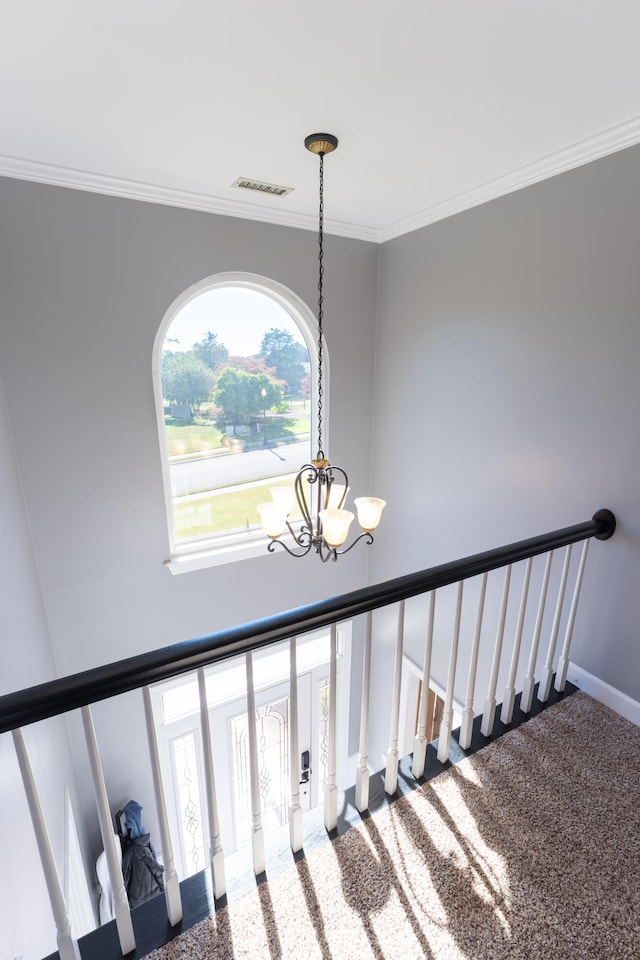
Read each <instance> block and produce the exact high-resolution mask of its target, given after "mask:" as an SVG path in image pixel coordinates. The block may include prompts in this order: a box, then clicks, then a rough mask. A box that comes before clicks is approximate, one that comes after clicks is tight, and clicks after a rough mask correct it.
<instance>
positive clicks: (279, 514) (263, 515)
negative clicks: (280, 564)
mask: <svg viewBox="0 0 640 960" xmlns="http://www.w3.org/2000/svg"><path fill="white" fill-rule="evenodd" d="M256 510H257V511H258V513H259V514H260V520H261V522H262V529H263V530H264V532H265V533H266V535H267V536H268V537H271V539H272V540H275V538H276V537H279V536H280V534H281V533H282V532H283V530H284V528H285V526H286V523H287V511H286V507H283V506H282V505H281V504H279V503H276V502H275V500H269V501H268V502H266V503H259V504H258V506H257V507H256Z"/></svg>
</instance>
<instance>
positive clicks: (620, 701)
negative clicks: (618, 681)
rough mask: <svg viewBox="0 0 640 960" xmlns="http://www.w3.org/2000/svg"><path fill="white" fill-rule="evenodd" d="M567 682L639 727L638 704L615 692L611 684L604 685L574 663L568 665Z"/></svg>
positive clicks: (639, 711) (639, 706)
mask: <svg viewBox="0 0 640 960" xmlns="http://www.w3.org/2000/svg"><path fill="white" fill-rule="evenodd" d="M567 680H568V681H569V683H573V684H575V685H576V687H579V689H580V690H583V691H584V693H588V694H589V696H590V697H593V699H594V700H597V701H598V703H603V704H604V705H605V707H610V708H611V709H612V710H615V712H616V713H618V714H620V716H621V717H624V718H625V719H626V720H630V721H631V723H635V725H636V726H637V727H640V703H639V702H638V701H637V700H634V699H633V697H630V696H628V694H626V693H622V691H621V690H616V688H615V687H612V686H611V684H609V683H605V681H604V680H601V679H600V678H599V677H595V676H594V675H593V674H592V673H588V672H587V671H586V670H583V669H582V667H579V666H577V664H575V663H570V664H569V669H568V671H567Z"/></svg>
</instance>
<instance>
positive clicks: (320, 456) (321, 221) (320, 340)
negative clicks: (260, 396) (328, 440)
mask: <svg viewBox="0 0 640 960" xmlns="http://www.w3.org/2000/svg"><path fill="white" fill-rule="evenodd" d="M319 156H320V212H319V217H318V459H319V460H322V459H324V453H323V450H322V395H323V388H322V359H323V358H322V347H323V331H322V304H323V296H322V278H323V276H324V265H323V262H322V261H323V257H324V249H323V234H324V152H321V153H320V155H319Z"/></svg>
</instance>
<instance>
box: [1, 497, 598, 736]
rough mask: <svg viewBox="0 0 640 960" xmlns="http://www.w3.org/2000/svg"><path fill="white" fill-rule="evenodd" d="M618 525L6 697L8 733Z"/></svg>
mask: <svg viewBox="0 0 640 960" xmlns="http://www.w3.org/2000/svg"><path fill="white" fill-rule="evenodd" d="M615 528H616V519H615V517H614V515H613V513H612V512H611V511H610V510H598V511H597V513H595V514H594V515H593V518H592V519H591V520H588V521H587V522H586V523H578V524H576V525H575V526H572V527H564V528H562V529H561V530H554V531H552V532H551V533H547V534H543V535H542V536H539V537H532V538H531V539H529V540H520V541H519V542H518V543H511V544H508V545H507V546H504V547H497V548H496V549H495V550H487V551H486V552H485V553H476V554H474V555H473V556H470V557H465V558H464V559H462V560H454V561H453V562H450V563H443V564H441V565H440V566H438V567H431V568H429V569H427V570H422V571H420V572H419V573H411V574H408V575H406V576H403V577H396V578H395V579H394V580H387V581H385V582H384V583H380V584H377V585H375V586H370V587H363V588H361V589H359V590H354V591H352V592H351V593H346V594H342V595H341V596H337V597H331V598H329V599H328V600H320V601H318V602H317V603H310V604H308V605H307V606H304V607H297V608H296V609H293V610H288V611H286V612H285V613H278V614H276V615H275V616H272V617H266V618H265V619H263V620H255V621H253V622H252V623H245V624H242V625H241V626H237V627H231V628H230V629H228V630H221V631H220V632H219V633H215V634H212V635H211V636H207V637H200V638H199V639H196V640H185V641H183V642H182V643H176V644H172V645H171V646H168V647H163V648H162V649H160V650H153V651H151V652H150V653H142V654H139V655H138V656H135V657H129V658H127V659H126V660H119V661H117V662H116V663H110V664H107V665H105V666H102V667H94V668H93V669H91V670H84V671H83V672H82V673H75V674H73V675H72V676H68V677H63V678H61V679H60V680H50V681H49V682H47V683H41V684H38V685H37V686H34V687H29V688H27V689H26V690H19V691H16V692H14V693H8V694H5V695H4V696H3V697H0V733H5V732H7V731H9V730H13V729H15V728H16V727H23V726H26V725H27V724H30V723H35V722H36V721H38V720H45V719H47V718H48V717H54V716H58V715H59V714H62V713H67V711H69V710H75V709H76V708H78V707H83V706H86V705H87V704H91V703H97V702H98V701H99V700H106V699H108V698H109V697H114V696H117V695H118V694H121V693H127V692H128V691H130V690H135V689H137V688H139V687H144V686H146V685H147V684H149V683H156V682H158V681H159V680H168V679H169V678H170V677H175V676H178V675H179V674H182V673H186V672H187V671H189V670H195V669H197V668H198V667H203V666H206V665H207V664H211V663H218V662H219V661H221V660H226V659H228V658H229V657H232V656H235V655H237V654H240V653H246V652H247V651H249V650H258V649H260V648H261V647H265V646H268V645H270V644H272V643H276V642H278V641H280V640H287V639H289V638H290V637H293V636H296V635H298V634H302V633H307V632H308V631H310V630H317V629H319V628H321V627H326V626H328V625H329V624H331V623H334V622H337V621H340V620H348V619H350V618H351V617H355V616H358V615H359V614H361V613H366V612H367V611H368V610H376V609H378V608H379V607H385V606H388V605H389V604H392V603H397V602H398V601H400V600H406V599H408V598H409V597H414V596H417V595H418V594H421V593H427V592H429V591H431V590H435V589H436V588H437V587H444V586H446V585H447V584H450V583H458V582H459V581H460V580H467V579H469V578H470V577H475V576H478V575H479V574H482V573H485V572H488V571H489V570H495V569H496V568H498V567H504V566H506V565H507V564H510V563H516V562H517V561H518V560H525V559H527V558H528V557H535V556H538V554H541V553H547V552H548V551H550V550H555V549H558V548H559V547H564V546H566V545H568V544H570V543H576V542H578V541H579V540H587V539H588V538H589V537H596V538H597V539H598V540H608V539H609V537H611V536H613V533H614V531H615Z"/></svg>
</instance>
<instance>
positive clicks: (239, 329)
mask: <svg viewBox="0 0 640 960" xmlns="http://www.w3.org/2000/svg"><path fill="white" fill-rule="evenodd" d="M272 327H277V328H278V330H288V331H289V332H290V333H291V334H292V336H293V337H294V339H295V340H296V341H298V343H302V344H304V340H303V337H302V334H301V333H300V329H299V328H298V326H297V324H296V323H295V321H294V320H293V319H292V318H291V317H290V316H289V314H288V313H287V312H286V310H284V309H283V307H281V306H280V305H279V304H278V303H276V302H275V301H274V300H272V299H271V298H270V297H267V296H266V295H265V294H263V293H259V292H258V291H256V290H251V289H248V288H244V287H217V288H215V289H213V290H207V291H206V292H205V293H201V294H200V295H199V296H196V297H194V299H193V300H190V301H189V303H187V304H186V306H184V307H183V308H182V310H180V312H179V313H178V315H177V316H176V318H175V320H174V321H173V323H172V324H171V325H170V327H169V329H168V330H167V335H166V336H167V338H169V339H168V340H167V339H165V346H166V348H167V349H168V350H174V351H177V350H190V349H191V348H192V347H193V345H194V343H198V341H200V340H202V338H203V337H204V335H205V334H206V333H207V331H208V330H210V331H211V332H212V333H216V334H217V335H218V341H219V342H220V343H223V344H224V345H225V347H226V348H227V350H228V351H229V354H230V355H231V356H241V357H244V356H254V355H255V354H256V353H257V352H258V350H259V349H260V342H261V340H262V337H263V336H264V334H265V333H266V332H267V331H268V330H270V329H271V328H272ZM176 340H177V341H178V342H176Z"/></svg>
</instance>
